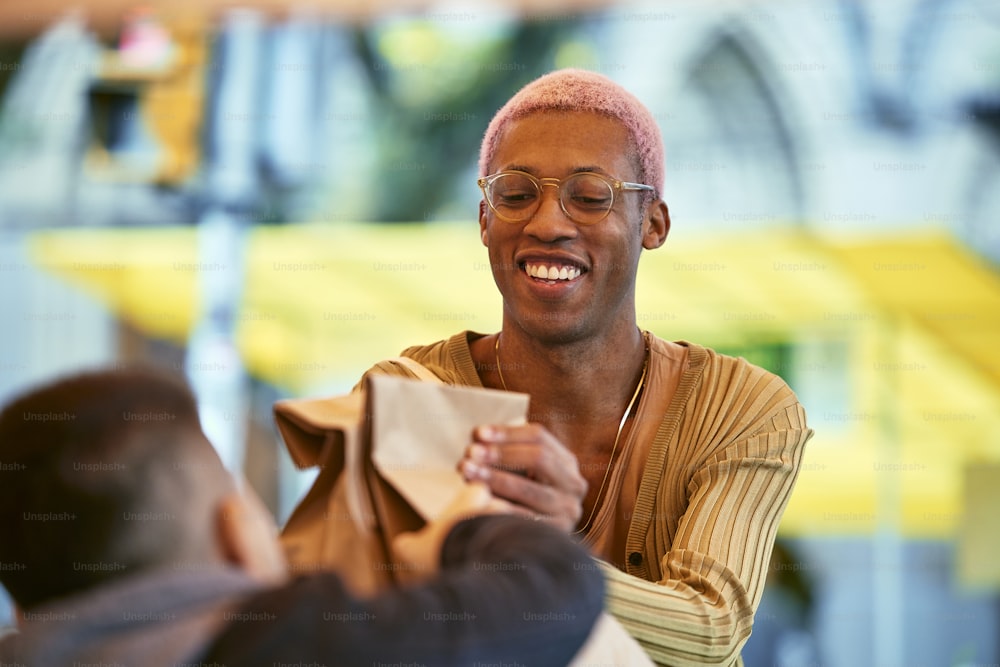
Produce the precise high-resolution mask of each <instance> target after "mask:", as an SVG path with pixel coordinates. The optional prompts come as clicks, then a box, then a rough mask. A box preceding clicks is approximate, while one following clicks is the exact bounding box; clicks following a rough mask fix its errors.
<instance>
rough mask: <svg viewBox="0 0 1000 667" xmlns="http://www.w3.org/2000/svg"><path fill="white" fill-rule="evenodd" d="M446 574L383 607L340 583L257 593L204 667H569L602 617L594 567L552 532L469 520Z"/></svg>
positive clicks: (454, 535)
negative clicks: (512, 666) (564, 666)
mask: <svg viewBox="0 0 1000 667" xmlns="http://www.w3.org/2000/svg"><path fill="white" fill-rule="evenodd" d="M440 564H441V572H440V574H439V575H438V576H437V577H435V578H433V579H431V580H429V581H427V582H425V583H423V584H419V585H414V586H410V587H404V588H401V589H398V590H394V591H390V592H387V593H384V594H381V595H379V596H377V597H375V598H371V599H358V598H355V597H352V596H351V595H350V594H349V593H348V592H347V591H346V589H345V587H344V585H343V583H342V582H341V580H340V579H339V578H338V577H337V576H335V575H332V574H324V575H313V576H308V577H302V578H300V579H297V580H295V581H294V582H292V583H291V584H289V585H287V586H284V587H281V588H277V589H273V590H270V591H267V592H264V593H262V594H259V595H256V596H255V597H253V598H252V599H250V600H247V601H246V602H245V603H244V604H242V605H241V606H240V608H239V609H238V611H235V612H233V613H232V614H231V615H230V616H231V617H232V618H233V619H234V620H233V621H232V622H230V623H229V624H228V626H227V627H226V628H225V630H224V631H223V632H222V633H221V634H220V635H219V636H218V638H217V640H216V642H215V643H214V645H213V646H212V647H211V648H210V650H209V652H208V654H207V655H206V656H205V657H204V658H203V659H202V662H204V663H207V664H212V663H213V662H218V663H220V664H226V665H263V664H278V663H292V664H303V665H307V664H313V663H317V664H337V665H363V666H364V667H371V666H372V665H378V664H390V665H391V664H424V665H435V666H447V665H456V666H457V665H466V666H467V665H471V664H476V663H477V662H478V663H482V664H519V665H561V664H565V663H567V662H569V661H570V659H571V658H572V657H573V656H574V654H575V653H576V652H577V650H578V649H579V648H580V646H581V645H582V644H583V642H584V641H585V639H586V638H587V636H588V633H589V632H590V630H591V627H592V626H593V623H594V621H595V620H596V618H597V616H598V614H599V613H600V611H601V607H602V596H603V579H602V576H601V573H600V571H599V570H598V568H597V567H595V565H594V562H593V560H592V559H591V558H590V556H589V555H588V554H587V553H586V552H585V551H584V550H583V549H582V548H580V547H579V546H577V545H576V544H575V543H574V542H573V541H572V540H571V539H570V538H568V537H566V536H565V535H562V534H559V533H558V532H556V531H555V530H553V529H551V528H549V527H548V526H546V525H544V524H542V523H540V522H531V521H527V520H525V519H521V518H518V517H512V516H481V517H477V518H473V519H468V520H466V521H462V522H460V523H458V524H456V525H455V527H454V528H453V529H452V530H451V531H450V533H449V534H448V536H447V538H446V539H445V542H444V545H443V547H442V550H441V562H440ZM236 619H247V620H236Z"/></svg>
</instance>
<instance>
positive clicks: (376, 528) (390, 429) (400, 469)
mask: <svg viewBox="0 0 1000 667" xmlns="http://www.w3.org/2000/svg"><path fill="white" fill-rule="evenodd" d="M527 410H528V396H527V395H526V394H517V393H513V392H503V391H495V390H491V389H481V388H472V387H453V386H448V385H444V384H438V383H431V382H419V381H415V380H410V379H405V378H399V377H394V376H388V375H371V376H369V377H368V378H367V380H366V383H365V388H364V391H363V393H360V394H357V393H356V394H350V395H347V396H338V397H335V398H325V399H293V400H286V401H280V402H278V403H277V404H275V407H274V413H275V420H276V422H277V425H278V430H279V431H280V433H281V435H282V437H283V438H284V440H285V443H286V445H287V447H288V451H289V453H290V454H291V456H292V460H293V461H294V462H295V464H296V465H297V466H299V467H300V468H307V467H312V466H319V467H320V473H319V475H318V476H317V478H316V481H315V482H314V483H313V486H312V488H310V490H309V491H308V493H307V494H306V495H305V497H304V498H303V499H302V501H301V502H300V503H299V505H298V506H297V507H296V508H295V510H294V511H293V512H292V515H291V517H290V518H289V519H288V522H287V523H286V525H285V528H284V530H283V532H282V543H283V545H284V547H285V552H286V555H287V557H288V561H289V564H290V565H291V567H292V569H293V570H294V571H296V572H302V571H308V570H322V569H332V570H335V571H336V572H338V573H339V574H340V575H341V576H342V577H343V578H344V580H345V582H346V583H347V585H348V586H349V587H350V588H351V589H352V590H353V591H354V592H356V593H358V594H370V593H373V592H375V591H378V590H380V589H383V588H385V587H387V586H389V585H391V584H392V583H393V581H394V579H395V576H394V575H395V573H396V572H397V571H398V568H399V567H400V565H399V563H398V562H396V560H395V559H394V558H393V556H392V552H391V548H390V546H391V544H392V539H393V538H394V537H395V536H396V535H398V534H399V533H400V532H402V531H406V530H415V529H418V528H420V527H422V526H423V524H424V522H425V521H426V520H428V519H431V518H434V517H435V516H437V515H438V514H439V513H440V512H441V510H442V509H444V507H445V506H446V505H447V504H448V502H450V500H451V499H452V498H453V497H454V496H455V494H456V493H457V492H458V490H459V489H460V488H461V486H462V485H463V484H464V482H463V481H462V478H461V475H460V474H459V473H458V471H457V468H456V466H457V464H458V462H459V461H460V460H461V458H462V455H463V453H464V451H465V448H466V447H467V446H468V444H469V443H470V442H471V434H472V429H473V428H474V427H476V426H478V425H479V424H486V423H491V424H520V423H524V421H525V417H526V415H527Z"/></svg>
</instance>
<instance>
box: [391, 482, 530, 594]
mask: <svg viewBox="0 0 1000 667" xmlns="http://www.w3.org/2000/svg"><path fill="white" fill-rule="evenodd" d="M509 512H511V505H510V503H507V502H505V501H503V500H500V499H499V498H496V497H494V496H493V494H491V493H490V490H489V487H487V486H486V485H485V484H483V483H481V482H473V483H470V484H467V485H466V486H465V487H464V488H463V489H462V490H461V491H460V492H459V493H458V495H456V496H455V498H454V499H453V500H452V501H451V503H450V504H449V505H448V507H447V508H445V510H444V512H442V513H441V516H439V517H437V518H435V519H433V520H431V521H428V522H427V524H426V525H425V526H424V527H423V528H421V529H420V530H417V531H413V532H408V533H401V534H400V535H398V536H396V538H395V539H394V540H393V542H392V549H393V555H394V556H395V558H396V560H397V561H398V565H399V567H400V569H399V570H398V572H399V574H400V576H399V579H400V581H402V582H403V583H414V582H417V581H422V580H424V579H427V578H429V577H432V576H433V575H435V574H436V573H437V572H438V569H439V564H440V562H441V545H442V544H444V540H445V537H447V536H448V532H449V531H450V530H451V529H452V526H454V525H455V524H456V523H458V522H459V521H461V520H462V519H468V518H470V517H473V516H478V515H481V514H498V513H509Z"/></svg>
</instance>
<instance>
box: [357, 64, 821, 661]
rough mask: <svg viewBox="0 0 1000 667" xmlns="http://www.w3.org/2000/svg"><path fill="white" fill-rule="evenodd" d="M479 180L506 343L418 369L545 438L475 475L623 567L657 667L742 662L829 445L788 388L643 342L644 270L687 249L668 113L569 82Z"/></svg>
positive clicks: (474, 336)
mask: <svg viewBox="0 0 1000 667" xmlns="http://www.w3.org/2000/svg"><path fill="white" fill-rule="evenodd" d="M479 168H480V179H479V186H480V188H481V189H482V191H483V200H482V202H481V203H480V207H479V228H480V234H481V237H482V242H483V244H484V245H485V246H486V248H487V250H488V252H489V257H490V263H491V266H492V270H493V276H494V279H495V281H496V284H497V287H498V288H499V290H500V293H501V294H502V296H503V323H502V328H501V330H500V331H499V332H497V333H493V334H488V335H485V334H482V333H475V332H471V331H465V332H461V333H459V334H457V335H455V336H453V337H452V338H450V339H448V340H445V341H440V342H438V343H435V344H432V345H428V346H421V347H413V348H409V349H407V350H405V351H404V352H403V354H404V356H408V357H411V358H412V359H415V360H416V361H419V362H421V363H422V364H423V365H424V366H426V367H428V368H429V369H430V370H431V371H433V372H434V373H435V374H436V375H437V376H438V377H440V378H441V379H442V380H444V381H445V382H448V383H452V384H461V385H470V386H485V387H491V388H496V389H505V390H510V391H520V392H525V393H528V394H530V395H531V408H530V415H529V421H530V423H528V424H527V425H524V426H519V427H504V426H497V425H489V424H484V425H483V426H481V427H480V428H478V429H477V430H476V432H475V433H474V434H473V443H472V444H471V445H470V447H469V448H468V452H467V454H466V457H465V459H464V460H463V461H462V462H461V464H460V465H461V469H462V471H463V473H464V475H465V476H466V478H468V479H470V480H482V481H484V482H485V483H486V484H488V485H489V486H490V488H491V489H492V491H493V493H494V494H496V495H498V496H500V497H503V498H505V499H507V500H509V501H511V502H513V503H514V504H515V505H516V507H518V508H519V510H520V511H522V512H524V513H526V514H529V515H534V516H536V517H537V518H539V519H542V520H546V521H549V522H551V523H553V524H555V525H557V526H559V527H561V528H562V529H564V530H566V531H567V532H571V533H576V534H578V536H579V539H580V540H581V541H582V542H583V543H584V544H586V545H587V546H588V547H589V548H590V549H591V551H592V552H593V553H594V555H595V556H598V557H599V558H601V559H603V560H604V561H607V562H608V563H609V566H608V567H607V568H606V575H607V577H608V580H609V587H608V605H609V609H610V611H612V612H613V613H614V614H615V615H616V616H617V617H618V618H619V620H620V621H621V622H622V623H623V624H624V625H625V626H626V628H627V629H629V630H630V631H631V632H632V633H633V635H634V636H635V637H636V638H637V639H638V640H639V641H640V643H641V644H642V645H643V647H644V648H645V649H646V650H647V651H648V652H649V654H650V655H651V656H652V657H653V658H654V659H655V660H656V661H658V662H661V663H665V664H671V665H682V664H683V665H688V664H726V665H728V664H734V663H739V662H740V658H739V653H740V648H741V647H742V645H743V643H744V642H745V641H746V639H747V637H748V636H749V635H750V630H751V626H752V624H753V615H754V611H755V610H756V607H757V604H758V603H759V601H760V598H761V594H762V591H763V586H764V579H765V575H766V570H767V564H768V560H769V557H770V553H771V549H772V546H773V542H774V537H775V532H776V530H777V526H778V522H779V520H780V517H781V514H782V512H783V511H784V508H785V505H786V504H787V501H788V498H789V495H790V493H791V491H792V487H793V485H794V481H795V478H796V476H797V473H798V469H799V465H800V461H801V456H802V451H803V447H804V444H805V442H806V441H807V440H808V439H809V437H810V436H811V435H812V431H811V430H810V429H809V428H808V427H807V426H806V418H805V413H804V411H803V409H802V406H801V405H800V404H799V402H798V400H797V399H796V397H795V395H794V394H793V392H792V391H791V390H790V389H789V388H788V386H787V385H786V384H785V383H784V382H783V381H782V380H781V379H780V378H778V377H777V376H775V375H773V374H771V373H768V372H767V371H765V370H763V369H761V368H758V367H756V366H753V365H751V364H749V363H747V362H746V361H745V360H742V359H735V358H732V357H727V356H724V355H720V354H718V353H716V352H714V351H712V350H710V349H708V348H705V347H702V346H699V345H696V344H694V343H688V342H669V341H666V340H663V339H660V338H658V337H657V336H654V335H652V334H651V333H649V332H645V331H642V330H640V329H639V327H638V326H637V324H636V309H635V284H636V274H637V271H638V265H639V256H640V254H641V253H642V251H643V250H654V249H656V248H659V247H660V246H661V245H663V243H664V242H665V241H666V239H667V234H668V232H669V231H670V216H669V212H668V210H667V205H666V204H665V203H664V202H663V200H662V199H661V193H662V188H663V181H664V155H663V144H662V140H661V138H660V133H659V130H658V128H657V127H656V123H655V121H654V120H653V117H652V115H651V114H650V113H649V111H648V110H647V109H646V108H645V107H644V106H643V105H642V104H641V103H640V102H639V101H638V100H637V99H636V98H635V97H634V96H632V95H631V94H630V93H629V92H627V91H626V90H624V89H623V88H622V87H621V86H619V85H617V84H616V83H614V82H613V81H611V80H610V79H608V78H606V77H604V76H601V75H598V74H594V73H590V72H584V71H580V70H561V71H557V72H553V73H551V74H548V75H546V76H544V77H541V78H540V79H538V80H536V81H534V82H532V83H530V84H529V85H527V86H526V87H525V88H523V89H522V90H521V91H519V92H518V93H517V94H516V95H515V96H514V97H513V98H511V100H510V101H509V102H508V103H507V104H506V105H505V106H504V107H503V108H501V109H500V111H499V112H498V113H497V114H496V116H495V117H494V118H493V120H492V122H491V123H490V126H489V128H488V129H487V131H486V135H485V137H484V139H483V143H482V147H481V150H480V160H479ZM664 288H665V289H683V285H672V286H664ZM370 372H386V373H397V374H398V373H401V372H404V371H402V370H401V367H400V366H399V365H396V364H389V363H385V362H383V363H380V364H377V365H376V366H375V367H374V368H373V369H372V371H370Z"/></svg>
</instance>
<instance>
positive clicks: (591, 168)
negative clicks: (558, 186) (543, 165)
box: [502, 164, 608, 176]
mask: <svg viewBox="0 0 1000 667" xmlns="http://www.w3.org/2000/svg"><path fill="white" fill-rule="evenodd" d="M502 171H523V172H525V173H527V174H531V175H532V176H538V171H537V170H536V169H535V168H533V167H529V166H527V165H523V164H508V165H506V166H505V167H504V168H503V170H502ZM570 173H571V174H583V173H598V174H605V175H607V173H608V172H607V171H605V170H604V169H603V168H602V167H599V166H597V165H596V164H595V165H583V166H580V167H573V168H572V169H570Z"/></svg>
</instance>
